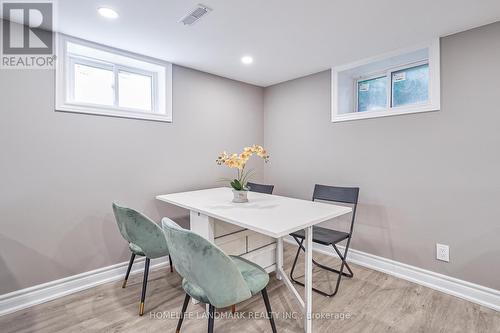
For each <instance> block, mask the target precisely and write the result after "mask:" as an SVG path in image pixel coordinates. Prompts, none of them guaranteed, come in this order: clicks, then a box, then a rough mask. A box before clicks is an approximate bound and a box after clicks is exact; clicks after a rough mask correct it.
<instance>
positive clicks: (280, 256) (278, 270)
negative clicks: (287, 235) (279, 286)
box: [276, 237, 283, 280]
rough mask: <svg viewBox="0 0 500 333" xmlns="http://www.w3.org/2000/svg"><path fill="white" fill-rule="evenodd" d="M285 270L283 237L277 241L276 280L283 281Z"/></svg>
mask: <svg viewBox="0 0 500 333" xmlns="http://www.w3.org/2000/svg"><path fill="white" fill-rule="evenodd" d="M282 270H283V237H280V238H278V239H276V278H277V279H278V280H281V279H282V278H283V277H282V276H281V272H282Z"/></svg>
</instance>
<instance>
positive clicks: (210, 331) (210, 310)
mask: <svg viewBox="0 0 500 333" xmlns="http://www.w3.org/2000/svg"><path fill="white" fill-rule="evenodd" d="M214 321H215V306H213V305H212V304H210V305H209V307H208V333H214Z"/></svg>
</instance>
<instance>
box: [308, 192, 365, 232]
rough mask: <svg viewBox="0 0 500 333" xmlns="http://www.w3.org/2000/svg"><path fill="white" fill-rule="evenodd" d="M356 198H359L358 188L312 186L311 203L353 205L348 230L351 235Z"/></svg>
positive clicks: (356, 203)
mask: <svg viewBox="0 0 500 333" xmlns="http://www.w3.org/2000/svg"><path fill="white" fill-rule="evenodd" d="M358 196H359V187H339V186H328V185H319V184H316V185H314V193H313V201H315V200H323V201H333V202H341V203H346V204H352V205H354V206H353V209H352V220H351V228H350V230H351V231H350V233H351V234H352V229H353V226H354V219H355V217H356V208H357V206H358Z"/></svg>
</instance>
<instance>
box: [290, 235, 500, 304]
mask: <svg viewBox="0 0 500 333" xmlns="http://www.w3.org/2000/svg"><path fill="white" fill-rule="evenodd" d="M285 241H286V242H288V243H291V244H294V245H297V243H296V242H295V240H294V239H293V238H292V237H290V236H288V237H286V238H285ZM338 248H339V249H342V250H343V249H344V247H342V246H338ZM313 250H314V251H317V252H320V253H323V254H326V255H329V256H335V257H337V255H336V254H335V252H334V251H333V248H332V247H331V246H325V245H321V244H316V243H315V244H314V245H313ZM347 261H348V262H352V263H354V264H357V265H360V266H364V267H367V268H370V269H373V270H376V271H379V272H383V273H386V274H389V275H393V276H395V277H398V278H401V279H404V280H408V281H411V282H414V283H417V284H420V285H423V286H426V287H429V288H432V289H435V290H438V291H441V292H444V293H446V294H449V295H453V296H456V297H460V298H462V299H465V300H467V301H470V302H474V303H477V304H479V305H483V306H485V307H488V308H490V309H493V310H496V311H500V291H499V290H495V289H492V288H487V287H483V286H481V285H478V284H474V283H471V282H467V281H463V280H459V279H456V278H453V277H450V276H447V275H443V274H439V273H435V272H432V271H428V270H425V269H422V268H418V267H415V266H411V265H407V264H403V263H401V262H398V261H394V260H391V259H386V258H383V257H379V256H376V255H373V254H369V253H366V252H362V251H358V250H354V249H349V252H348V254H347Z"/></svg>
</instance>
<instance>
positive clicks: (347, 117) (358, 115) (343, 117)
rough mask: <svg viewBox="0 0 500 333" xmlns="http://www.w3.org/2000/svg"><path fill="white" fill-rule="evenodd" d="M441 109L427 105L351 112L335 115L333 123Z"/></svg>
mask: <svg viewBox="0 0 500 333" xmlns="http://www.w3.org/2000/svg"><path fill="white" fill-rule="evenodd" d="M439 109H440V108H439V107H438V106H435V105H425V106H417V107H399V108H394V109H389V110H377V111H363V112H350V113H343V114H336V115H333V117H332V122H334V123H336V122H343V121H352V120H360V119H370V118H379V117H390V116H399V115H404V114H411V113H421V112H433V111H439Z"/></svg>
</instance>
